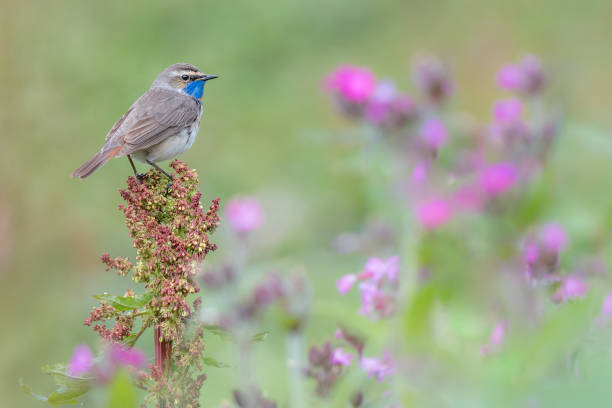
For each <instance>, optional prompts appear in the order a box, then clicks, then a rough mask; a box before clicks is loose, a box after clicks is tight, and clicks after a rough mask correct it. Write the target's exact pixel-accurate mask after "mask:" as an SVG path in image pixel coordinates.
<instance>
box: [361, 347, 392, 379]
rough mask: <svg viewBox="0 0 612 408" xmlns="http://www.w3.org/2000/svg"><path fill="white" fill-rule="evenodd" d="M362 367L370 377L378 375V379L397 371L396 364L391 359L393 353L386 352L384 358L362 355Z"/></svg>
mask: <svg viewBox="0 0 612 408" xmlns="http://www.w3.org/2000/svg"><path fill="white" fill-rule="evenodd" d="M359 365H360V366H361V369H362V370H363V371H365V372H366V374H367V375H368V377H376V379H377V380H378V381H382V380H384V379H385V378H386V377H388V376H390V375H392V374H394V373H395V365H394V364H393V361H392V360H391V355H390V354H389V353H385V355H384V356H383V358H381V359H378V358H375V357H362V358H361V360H360V361H359Z"/></svg>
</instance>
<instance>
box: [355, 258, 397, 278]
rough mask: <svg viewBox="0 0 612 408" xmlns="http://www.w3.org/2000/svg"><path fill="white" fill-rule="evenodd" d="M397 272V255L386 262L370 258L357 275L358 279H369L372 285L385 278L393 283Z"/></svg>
mask: <svg viewBox="0 0 612 408" xmlns="http://www.w3.org/2000/svg"><path fill="white" fill-rule="evenodd" d="M398 272H399V257H398V256H397V255H396V256H392V257H391V258H389V259H387V260H386V261H383V260H382V259H380V258H375V257H372V258H370V259H368V261H367V262H366V264H365V267H364V270H363V272H362V273H360V274H359V278H360V279H370V280H371V281H372V282H373V283H376V284H378V283H379V282H380V280H381V279H383V278H384V277H386V278H387V279H389V280H390V281H392V282H393V281H395V280H397V274H398Z"/></svg>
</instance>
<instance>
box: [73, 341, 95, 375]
mask: <svg viewBox="0 0 612 408" xmlns="http://www.w3.org/2000/svg"><path fill="white" fill-rule="evenodd" d="M92 366H93V354H92V353H91V350H90V348H89V347H88V346H87V345H86V344H81V345H79V346H77V347H76V348H75V349H74V352H73V353H72V358H71V359H70V363H69V364H68V372H69V373H70V375H74V376H80V375H83V374H85V373H87V372H88V371H89V370H91V367H92Z"/></svg>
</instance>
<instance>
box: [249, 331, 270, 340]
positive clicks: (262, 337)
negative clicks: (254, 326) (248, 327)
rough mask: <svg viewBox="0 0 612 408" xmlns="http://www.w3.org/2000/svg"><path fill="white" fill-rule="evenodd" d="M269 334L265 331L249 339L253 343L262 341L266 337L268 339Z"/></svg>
mask: <svg viewBox="0 0 612 408" xmlns="http://www.w3.org/2000/svg"><path fill="white" fill-rule="evenodd" d="M269 334H270V332H269V331H267V330H265V331H262V332H260V333H257V334H255V335H253V337H251V340H253V341H264V340H265V339H266V337H268V335H269Z"/></svg>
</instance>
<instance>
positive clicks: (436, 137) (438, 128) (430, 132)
mask: <svg viewBox="0 0 612 408" xmlns="http://www.w3.org/2000/svg"><path fill="white" fill-rule="evenodd" d="M419 134H420V135H421V138H422V139H423V141H424V142H425V144H426V145H427V146H429V147H431V148H432V149H436V150H437V149H439V148H440V147H442V146H443V145H444V144H445V143H446V139H447V138H448V131H447V130H446V127H445V126H444V123H442V121H441V120H440V119H437V118H429V119H427V120H426V121H425V123H423V124H422V125H421V128H420V130H419Z"/></svg>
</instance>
